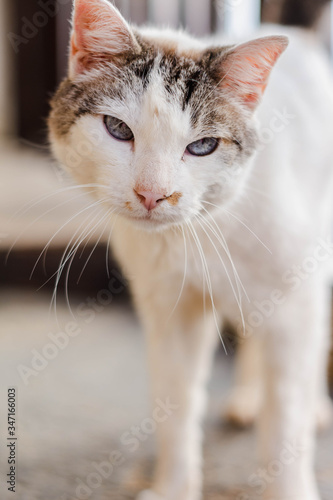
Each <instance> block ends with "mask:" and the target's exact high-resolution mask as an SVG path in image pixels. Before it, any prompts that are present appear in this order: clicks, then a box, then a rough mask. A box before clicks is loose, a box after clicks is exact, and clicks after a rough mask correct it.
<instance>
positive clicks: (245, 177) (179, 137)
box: [49, 0, 333, 500]
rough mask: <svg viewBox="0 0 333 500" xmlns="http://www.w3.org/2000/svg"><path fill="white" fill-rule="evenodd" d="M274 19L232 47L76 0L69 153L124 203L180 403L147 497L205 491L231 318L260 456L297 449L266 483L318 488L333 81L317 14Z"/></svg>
mask: <svg viewBox="0 0 333 500" xmlns="http://www.w3.org/2000/svg"><path fill="white" fill-rule="evenodd" d="M274 29H275V31H278V32H279V33H282V32H283V33H284V34H287V35H288V37H289V39H290V45H289V47H288V49H287V50H286V51H285V53H284V54H283V55H282V57H281V59H280V60H279V62H278V64H277V65H276V69H274V71H273V75H272V78H271V81H270V83H269V85H268V88H267V90H266V92H265V96H264V99H263V102H262V103H261V104H260V101H261V97H262V94H263V92H264V90H265V89H266V85H267V81H268V77H269V74H270V72H271V70H272V68H273V66H274V64H275V63H276V61H277V59H278V58H279V56H280V55H281V54H282V52H284V50H285V49H286V47H287V44H288V40H287V38H286V37H285V36H276V35H275V36H272V35H271V32H272V30H274ZM269 33H270V36H267V37H264V38H259V39H256V40H253V41H250V42H247V43H244V44H241V45H237V46H235V45H234V46H227V47H223V46H219V45H216V44H215V42H214V44H213V42H207V41H205V42H202V41H198V40H196V39H193V38H191V37H189V36H188V35H186V34H185V33H182V32H173V31H170V30H157V29H138V28H135V27H131V26H129V25H128V24H127V23H126V21H125V20H124V19H123V18H122V16H121V15H120V13H119V12H118V11H117V10H116V9H115V8H114V7H113V6H112V5H111V4H109V3H108V2H107V1H106V0H75V10H74V17H73V33H72V40H71V54H70V68H69V76H68V79H66V80H65V81H64V82H63V83H62V84H61V86H60V88H59V90H58V92H57V93H56V95H55V97H54V98H53V100H52V113H51V116H50V120H49V126H50V139H51V143H52V148H53V152H54V154H55V155H56V157H57V158H58V159H59V160H60V161H61V162H62V163H63V164H64V165H65V167H66V168H67V169H68V171H69V172H70V173H71V174H72V175H73V177H74V178H75V179H76V180H77V181H78V182H79V183H81V184H88V185H89V186H90V189H91V185H92V184H93V185H94V186H95V188H96V197H97V198H98V199H100V200H103V203H104V204H105V207H106V209H109V210H110V212H113V215H112V217H114V218H115V225H114V229H113V236H112V242H111V243H112V246H113V250H114V252H115V254H116V256H117V258H118V259H119V262H120V263H121V265H122V266H123V268H124V270H125V271H126V273H127V274H128V276H130V278H131V289H132V293H133V297H134V301H135V304H136V307H137V310H138V312H139V315H140V317H141V319H142V323H143V325H144V328H145V332H146V337H147V346H148V356H149V364H150V369H151V377H152V391H153V396H154V398H160V399H169V401H170V402H171V404H174V405H175V406H178V409H177V410H175V411H174V412H173V413H172V415H171V416H170V418H169V419H168V420H167V421H166V422H164V423H163V424H161V425H159V426H158V430H157V440H158V457H157V464H156V473H155V478H154V482H153V485H152V489H151V490H149V491H146V492H142V493H141V494H140V495H139V498H140V500H157V499H161V500H198V499H199V498H201V488H202V485H201V483H202V478H201V429H200V422H201V419H202V416H203V412H204V407H205V383H206V380H207V377H208V374H209V369H210V365H211V360H212V355H213V352H214V348H215V346H216V344H217V343H218V342H219V327H220V325H221V324H222V323H223V321H225V320H228V321H230V322H232V323H233V324H234V325H236V326H237V327H238V331H239V336H240V344H241V350H240V358H244V359H243V361H244V363H243V364H242V365H241V366H242V368H238V377H237V386H236V389H235V392H234V393H233V395H232V397H231V400H230V401H229V406H228V413H229V415H230V416H231V417H233V418H235V419H236V420H238V421H242V422H245V423H246V422H247V421H252V420H253V419H254V418H255V416H256V415H257V413H259V443H260V452H261V460H262V463H263V464H264V467H268V466H269V465H271V464H274V463H275V461H276V460H279V461H282V463H283V464H284V467H283V470H281V472H280V473H279V474H278V475H277V476H276V478H275V480H274V481H273V482H269V483H268V482H267V483H264V487H263V488H262V489H261V491H262V495H263V498H265V499H266V500H268V499H269V500H273V499H274V500H318V499H319V498H320V497H319V493H318V489H317V486H316V482H315V479H314V472H313V454H314V434H315V415H316V411H317V409H318V406H319V405H320V404H321V400H322V399H323V398H324V397H325V396H324V395H323V392H324V391H323V389H322V386H323V385H324V384H323V375H324V370H325V368H326V359H327V344H328V339H329V312H330V309H329V293H328V292H329V289H328V286H327V268H328V266H327V264H328V263H329V259H330V258H332V254H333V245H332V242H331V241H330V240H329V234H330V232H329V230H330V224H331V215H332V210H331V209H332V206H331V205H332V203H331V201H332V188H333V169H332V155H333V141H332V137H331V136H332V130H333V86H332V79H331V75H330V71H329V65H328V62H327V60H326V58H325V56H324V55H323V54H322V52H321V48H320V47H319V46H318V45H317V42H316V40H315V36H314V35H313V34H311V33H310V31H305V30H301V29H294V30H293V29H286V28H284V29H282V28H281V27H275V28H273V27H270V28H269ZM261 36H262V34H261ZM259 104H260V105H259ZM83 146H84V147H83ZM73 151H74V152H76V154H77V153H79V154H80V155H81V162H80V163H79V164H77V162H72V161H71V158H72V156H73V155H72V153H73ZM222 341H223V338H222ZM256 344H258V345H259V344H260V348H261V349H262V355H261V356H259V347H258V346H257V345H256ZM227 348H228V344H227V343H226V349H227ZM110 356H111V354H110ZM259 358H260V359H259ZM240 361H241V359H240ZM324 402H325V404H328V403H327V399H326V400H325V399H324ZM291 447H292V449H294V450H295V449H296V450H297V453H294V454H292V453H291V452H290V449H291ZM221 453H223V450H221ZM281 457H282V458H281Z"/></svg>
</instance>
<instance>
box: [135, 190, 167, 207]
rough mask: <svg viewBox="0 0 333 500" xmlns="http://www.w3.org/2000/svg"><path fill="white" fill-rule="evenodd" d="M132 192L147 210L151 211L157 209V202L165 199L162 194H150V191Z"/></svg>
mask: <svg viewBox="0 0 333 500" xmlns="http://www.w3.org/2000/svg"><path fill="white" fill-rule="evenodd" d="M134 192H135V194H136V195H137V197H138V198H139V200H140V201H141V203H142V204H143V205H144V206H145V207H146V209H147V210H153V208H156V207H157V205H158V204H159V202H161V201H163V200H165V198H167V196H165V195H164V194H161V193H152V192H151V191H141V190H140V191H137V190H136V189H134Z"/></svg>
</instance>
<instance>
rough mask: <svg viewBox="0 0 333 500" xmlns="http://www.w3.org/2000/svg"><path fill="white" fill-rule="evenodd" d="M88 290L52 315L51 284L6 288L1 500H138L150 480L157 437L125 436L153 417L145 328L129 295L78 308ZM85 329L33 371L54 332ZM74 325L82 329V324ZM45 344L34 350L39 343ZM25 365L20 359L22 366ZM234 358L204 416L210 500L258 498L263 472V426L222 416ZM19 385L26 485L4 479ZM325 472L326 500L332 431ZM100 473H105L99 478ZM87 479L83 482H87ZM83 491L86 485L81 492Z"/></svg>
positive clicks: (320, 459) (216, 382)
mask: <svg viewBox="0 0 333 500" xmlns="http://www.w3.org/2000/svg"><path fill="white" fill-rule="evenodd" d="M85 301H86V298H85V297H84V298H83V299H82V300H78V301H77V302H72V304H71V305H72V309H73V314H74V316H75V318H76V319H75V320H74V319H73V317H72V316H71V314H70V312H69V310H68V307H67V305H66V304H64V303H62V302H60V303H58V307H57V319H58V321H57V320H56V319H55V317H54V315H53V314H51V315H50V313H49V303H50V296H49V295H47V294H45V293H42V292H38V293H37V292H31V291H17V290H2V291H1V292H0V313H1V338H0V370H1V373H0V380H1V391H0V397H1V402H0V433H1V434H0V443H1V445H0V455H1V456H0V471H1V476H0V498H1V500H5V499H7V498H8V499H9V498H10V499H12V498H15V500H75V499H78V498H87V499H88V498H91V499H94V500H111V499H114V500H116V499H117V500H129V499H134V498H135V495H136V493H137V492H138V491H139V490H140V489H142V488H143V487H146V486H147V485H148V484H149V480H150V477H151V470H152V466H153V453H154V439H153V435H151V436H149V437H148V438H147V440H146V441H144V442H142V443H141V444H140V446H139V447H138V449H137V450H136V451H135V452H134V451H131V450H130V449H129V447H126V446H124V445H123V444H122V443H121V441H120V436H121V435H122V434H123V433H124V432H126V431H129V430H130V428H131V426H132V425H141V423H142V422H143V420H144V419H145V418H147V417H149V416H150V415H151V409H150V404H149V391H148V380H147V379H148V377H147V372H146V364H145V354H144V343H143V336H142V334H141V332H140V327H139V325H138V322H137V319H136V317H135V315H134V314H133V312H132V310H131V309H130V308H129V306H128V305H127V304H126V301H123V302H121V301H120V302H119V303H117V304H111V305H110V306H108V307H106V308H104V309H103V310H101V311H99V312H98V313H97V314H96V315H95V317H90V318H89V319H90V320H91V321H90V323H89V322H88V321H87V320H88V317H85V318H83V317H81V318H79V317H78V316H77V312H78V307H79V306H80V304H81V305H82V303H85ZM73 321H77V324H76V331H77V329H78V328H79V329H80V332H79V333H78V334H77V335H76V336H75V337H71V338H69V337H68V336H67V338H68V339H69V340H68V345H67V346H66V347H65V348H63V349H60V348H59V349H58V350H54V349H53V351H52V350H50V351H49V355H50V356H53V359H49V361H48V362H47V366H45V367H41V366H39V367H38V368H39V370H38V371H35V372H34V374H30V376H29V375H27V378H26V384H25V383H24V381H23V378H22V376H21V375H20V373H19V370H21V371H22V365H24V366H25V367H31V366H32V365H31V362H32V358H33V355H35V354H36V351H37V352H38V353H42V352H43V350H45V348H46V345H47V344H50V342H51V337H50V335H52V334H53V335H54V334H57V332H60V331H63V330H64V328H67V329H68V328H71V327H73V324H72V322H73ZM73 328H74V327H73ZM34 349H35V350H36V351H34V352H33V353H32V350H34ZM20 365H21V367H20ZM231 369H232V359H230V358H229V359H228V358H226V357H225V356H224V355H223V353H218V355H217V358H216V362H215V365H214V372H213V377H212V381H211V383H210V389H209V390H210V403H209V411H208V417H207V419H206V422H205V434H206V439H205V494H204V500H259V498H258V497H257V496H256V495H254V493H255V492H253V490H252V491H251V490H249V489H248V488H247V487H246V485H247V483H248V478H249V476H250V475H251V474H252V473H254V472H255V471H256V463H255V458H254V446H255V445H254V433H253V431H252V430H246V431H240V430H237V429H234V428H232V427H230V426H228V425H227V424H225V423H223V422H222V420H221V417H220V414H221V406H222V401H223V396H224V395H225V394H226V393H227V391H228V387H229V385H230V379H231ZM10 386H15V387H16V389H17V411H18V415H17V418H18V421H17V437H18V446H17V453H18V473H17V492H16V494H15V495H14V494H12V493H8V492H7V491H6V485H5V474H6V472H7V467H8V466H7V464H6V460H7V458H6V450H5V443H6V437H7V436H6V428H7V425H6V397H7V388H8V387H10ZM112 451H117V452H120V453H121V454H122V457H123V463H122V464H121V465H119V466H116V467H115V468H114V470H113V472H112V473H111V474H109V475H108V477H107V478H105V479H103V480H102V481H101V482H100V483H98V484H99V486H98V487H96V488H94V489H91V492H90V493H89V491H87V490H85V494H83V490H78V491H77V490H76V489H77V487H78V485H81V486H82V484H83V483H86V481H87V478H88V477H89V474H91V473H93V472H96V468H95V465H94V464H100V463H101V462H103V461H105V460H107V459H108V457H109V455H110V452H112ZM317 473H318V479H319V482H320V488H321V491H322V498H323V500H332V498H333V429H331V430H330V431H326V432H325V433H324V434H323V435H321V436H320V438H319V446H318V453H317ZM100 477H101V476H100ZM82 482H83V483H82ZM78 492H79V493H80V492H81V493H82V495H81V496H78V495H77V494H78Z"/></svg>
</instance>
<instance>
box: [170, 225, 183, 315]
mask: <svg viewBox="0 0 333 500" xmlns="http://www.w3.org/2000/svg"><path fill="white" fill-rule="evenodd" d="M178 227H180V229H181V231H182V235H183V241H184V274H183V281H182V284H181V288H180V292H179V295H178V298H177V301H176V303H175V305H174V308H173V309H172V311H171V313H170V315H169V317H168V319H167V321H169V320H170V318H171V317H172V315H173V313H174V312H175V310H176V308H177V306H178V304H179V302H180V299H181V296H182V294H183V291H184V287H185V281H186V272H187V245H186V236H185V232H184V228H183V226H178Z"/></svg>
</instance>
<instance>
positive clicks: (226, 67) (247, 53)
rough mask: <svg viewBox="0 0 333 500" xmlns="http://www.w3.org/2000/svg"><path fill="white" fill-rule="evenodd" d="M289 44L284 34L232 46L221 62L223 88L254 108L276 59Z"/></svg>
mask: <svg viewBox="0 0 333 500" xmlns="http://www.w3.org/2000/svg"><path fill="white" fill-rule="evenodd" d="M288 43H289V40H288V38H287V37H285V36H268V37H264V38H258V39H256V40H252V41H250V42H247V43H243V44H241V45H237V46H236V47H233V48H232V49H229V50H228V51H227V52H226V53H224V54H223V55H222V59H221V60H220V61H219V63H218V64H219V69H218V71H219V75H220V81H219V86H220V88H221V89H223V90H224V91H225V92H227V93H228V94H229V95H230V96H232V97H233V98H235V99H236V100H238V102H239V103H240V104H241V105H242V106H243V107H245V108H246V109H248V110H250V111H253V110H254V109H255V108H256V107H257V105H258V104H259V102H260V99H261V97H262V95H263V93H264V90H265V88H266V86H267V83H268V78H269V75H270V73H271V71H272V69H273V67H274V65H275V63H276V61H277V59H278V58H279V57H280V55H281V54H282V52H283V51H284V50H285V49H286V48H287V46H288Z"/></svg>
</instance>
